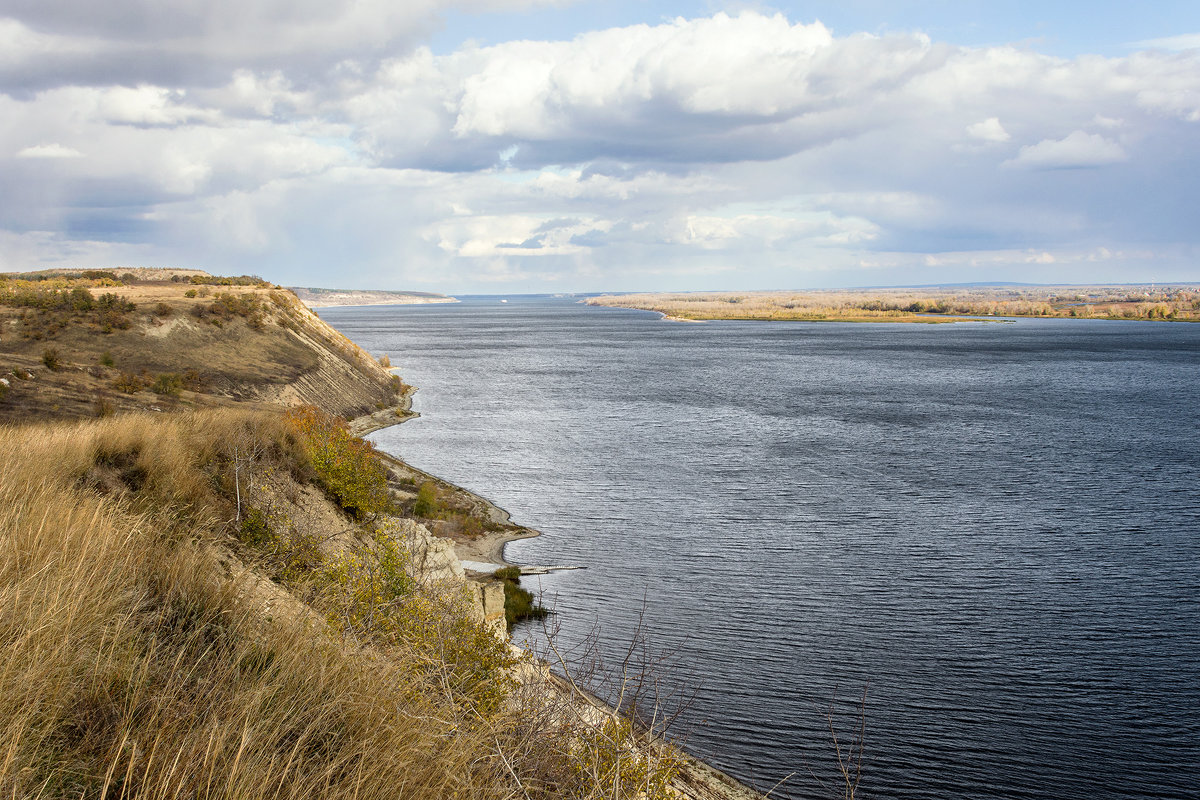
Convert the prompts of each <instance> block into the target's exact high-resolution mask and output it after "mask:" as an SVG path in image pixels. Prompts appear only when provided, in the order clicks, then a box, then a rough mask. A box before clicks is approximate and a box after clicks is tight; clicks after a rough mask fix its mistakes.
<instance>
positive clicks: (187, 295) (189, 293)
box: [183, 289, 196, 297]
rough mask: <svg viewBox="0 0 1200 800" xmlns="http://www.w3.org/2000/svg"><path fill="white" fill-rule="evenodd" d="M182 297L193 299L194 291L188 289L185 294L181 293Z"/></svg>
mask: <svg viewBox="0 0 1200 800" xmlns="http://www.w3.org/2000/svg"><path fill="white" fill-rule="evenodd" d="M183 296H184V297H195V296H196V290H195V289H188V290H187V291H186V292H184V293H183Z"/></svg>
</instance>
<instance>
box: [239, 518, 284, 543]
mask: <svg viewBox="0 0 1200 800" xmlns="http://www.w3.org/2000/svg"><path fill="white" fill-rule="evenodd" d="M238 539H240V540H241V541H242V543H243V544H246V545H249V546H250V547H257V548H261V547H265V546H266V545H268V544H271V543H272V542H274V541H275V534H274V532H273V531H272V530H271V525H270V523H269V522H268V521H267V515H266V514H264V513H263V512H262V511H261V510H260V509H257V508H251V509H247V511H246V516H244V517H242V526H241V529H240V530H239V531H238Z"/></svg>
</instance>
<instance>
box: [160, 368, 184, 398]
mask: <svg viewBox="0 0 1200 800" xmlns="http://www.w3.org/2000/svg"><path fill="white" fill-rule="evenodd" d="M182 390H183V376H182V375H178V374H176V373H174V372H164V373H162V374H161V375H159V376H158V377H157V378H155V379H154V391H155V392H156V393H158V394H161V395H167V396H170V397H178V396H179V393H180V391H182Z"/></svg>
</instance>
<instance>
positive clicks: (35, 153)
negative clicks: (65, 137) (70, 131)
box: [17, 142, 83, 158]
mask: <svg viewBox="0 0 1200 800" xmlns="http://www.w3.org/2000/svg"><path fill="white" fill-rule="evenodd" d="M82 157H83V153H81V152H79V151H78V150H76V149H75V148H73V147H64V146H63V145H61V144H58V143H57V142H51V143H49V144H35V145H31V146H30V147H24V148H22V149H20V150H18V151H17V158H82Z"/></svg>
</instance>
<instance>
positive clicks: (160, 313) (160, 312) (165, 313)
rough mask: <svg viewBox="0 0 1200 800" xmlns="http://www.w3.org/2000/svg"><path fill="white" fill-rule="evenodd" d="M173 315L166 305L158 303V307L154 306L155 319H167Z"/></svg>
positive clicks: (172, 310) (172, 311)
mask: <svg viewBox="0 0 1200 800" xmlns="http://www.w3.org/2000/svg"><path fill="white" fill-rule="evenodd" d="M173 313H174V309H172V308H171V307H170V306H169V305H167V304H166V303H159V304H158V305H156V306H155V307H154V315H155V316H156V317H169V316H171V314H173Z"/></svg>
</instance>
